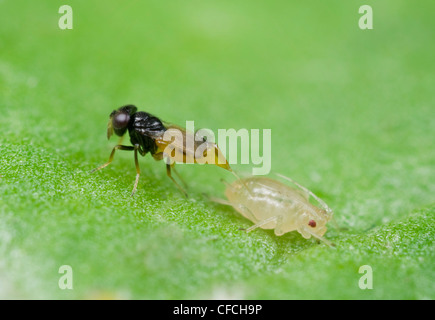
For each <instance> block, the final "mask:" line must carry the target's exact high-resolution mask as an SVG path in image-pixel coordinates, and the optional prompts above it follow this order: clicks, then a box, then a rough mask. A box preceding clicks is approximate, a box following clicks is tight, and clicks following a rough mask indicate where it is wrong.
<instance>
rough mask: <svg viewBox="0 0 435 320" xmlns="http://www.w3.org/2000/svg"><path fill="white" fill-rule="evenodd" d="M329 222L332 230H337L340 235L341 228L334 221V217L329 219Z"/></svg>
mask: <svg viewBox="0 0 435 320" xmlns="http://www.w3.org/2000/svg"><path fill="white" fill-rule="evenodd" d="M331 221H332V224H333V225H334V229H335V230H337V231H338V232H339V233H340V229H341V228H340V226H339V225H338V223H337V220H335V218H334V216H332V217H331Z"/></svg>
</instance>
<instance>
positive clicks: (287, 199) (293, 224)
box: [215, 175, 332, 245]
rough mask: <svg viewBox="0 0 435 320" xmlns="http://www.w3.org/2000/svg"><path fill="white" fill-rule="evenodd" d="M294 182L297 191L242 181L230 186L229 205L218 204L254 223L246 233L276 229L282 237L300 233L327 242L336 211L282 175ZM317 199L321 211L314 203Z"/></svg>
mask: <svg viewBox="0 0 435 320" xmlns="http://www.w3.org/2000/svg"><path fill="white" fill-rule="evenodd" d="M279 176H280V177H281V178H283V179H286V180H288V181H290V182H292V183H293V184H294V185H295V187H296V188H292V187H291V186H289V185H287V184H284V183H281V182H280V181H277V180H274V179H270V178H267V177H260V176H254V177H249V178H244V179H238V180H236V181H234V182H233V183H232V184H228V185H227V188H226V190H225V196H226V197H227V199H228V201H225V200H218V199H215V201H217V202H220V203H223V204H227V205H231V206H232V207H234V209H236V210H237V211H238V212H239V213H240V214H242V215H243V216H244V217H246V218H247V219H249V220H251V221H252V222H253V223H254V225H253V226H252V227H250V228H248V229H247V230H246V231H248V232H249V231H252V230H254V229H256V228H262V229H274V232H275V234H276V235H278V236H280V235H283V234H284V233H287V232H291V231H298V232H299V233H300V234H301V235H302V236H303V237H304V238H306V239H309V238H311V236H313V237H315V238H318V239H320V240H322V241H324V242H326V243H327V244H328V245H332V243H331V242H329V241H328V240H327V239H325V238H323V235H324V234H325V232H326V230H327V228H326V224H327V223H328V221H329V220H330V219H331V218H332V210H331V209H330V208H329V207H328V206H327V205H326V204H325V203H324V202H323V201H322V200H321V199H320V198H318V197H317V196H316V195H314V194H313V193H312V192H311V191H310V190H308V189H306V188H305V187H303V186H301V185H299V184H297V183H296V182H295V181H293V180H291V179H290V178H287V177H284V176H281V175H279ZM310 197H312V198H313V199H315V200H316V201H317V202H318V204H319V206H320V207H317V206H315V205H314V204H312V203H311V202H310Z"/></svg>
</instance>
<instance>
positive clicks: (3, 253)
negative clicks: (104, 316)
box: [0, 0, 435, 299]
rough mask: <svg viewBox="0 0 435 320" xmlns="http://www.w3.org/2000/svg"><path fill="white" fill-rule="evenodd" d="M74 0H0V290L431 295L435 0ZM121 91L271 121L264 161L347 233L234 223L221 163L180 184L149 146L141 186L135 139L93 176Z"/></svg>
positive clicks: (161, 105) (200, 116)
mask: <svg viewBox="0 0 435 320" xmlns="http://www.w3.org/2000/svg"><path fill="white" fill-rule="evenodd" d="M68 4H69V5H70V6H71V7H72V9H73V17H74V20H73V29H72V30H61V29H59V27H58V20H59V18H60V17H61V14H59V13H58V9H59V6H60V5H61V4H59V2H57V1H54V0H47V1H44V2H43V3H38V4H36V3H29V2H24V1H7V0H5V1H0V11H1V12H2V19H1V20H0V127H1V130H2V132H1V135H0V297H1V298H9V299H10V298H12V299H14V298H30V299H39V298H50V299H86V298H91V299H92V298H95V299H103V298H115V299H116V298H119V299H142V298H145V299H195V298H200V299H218V298H227V299H228V298H240V299H434V298H435V286H434V284H435V281H434V280H435V270H434V265H435V254H434V236H435V230H434V229H435V221H434V220H435V215H434V214H435V206H434V197H433V195H434V194H435V184H434V181H435V160H434V159H435V148H434V137H435V123H434V117H433V114H434V107H433V106H434V105H435V97H434V95H433V88H434V87H435V76H434V75H435V66H434V64H433V52H434V50H435V45H434V42H433V39H434V36H435V35H434V30H435V28H434V27H435V26H434V22H433V17H432V15H433V14H432V13H433V12H434V10H435V6H434V5H433V4H432V3H429V2H425V3H424V5H423V4H422V5H418V6H417V5H414V4H412V3H409V2H406V1H391V0H387V1H383V2H382V3H379V2H373V1H369V3H365V4H369V5H371V6H372V8H373V12H374V29H373V30H360V29H359V28H358V19H359V17H360V15H359V14H358V8H359V5H358V4H356V3H344V2H343V1H338V0H337V1H336V0H334V1H328V2H327V3H326V2H325V3H319V2H317V3H315V4H314V2H313V3H306V2H301V3H290V2H289V1H273V2H272V3H270V2H268V3H267V4H266V2H261V1H249V2H245V3H242V2H234V1H227V0H225V1H207V2H204V1H187V2H186V1H173V2H171V3H170V4H168V3H163V2H162V3H160V2H151V1H146V2H142V1H130V2H128V4H124V3H119V4H108V3H107V1H93V2H92V5H91V4H89V3H85V2H83V1H74V0H71V1H69V3H68ZM129 103H133V104H135V105H137V106H138V108H139V110H144V111H147V112H150V113H152V114H155V115H156V116H158V117H160V118H161V119H162V120H165V121H168V122H172V123H176V124H179V125H181V126H184V125H185V121H186V120H194V121H195V128H196V129H199V128H204V127H206V128H210V129H212V130H213V131H214V132H215V133H216V134H217V132H218V129H219V128H224V129H228V128H234V129H236V130H238V129H241V128H246V129H248V130H250V129H260V130H261V129H271V130H272V149H271V152H272V154H271V160H272V170H273V171H274V172H279V173H281V174H284V175H286V176H289V177H291V178H293V179H295V180H296V181H298V182H300V183H301V184H302V185H304V186H306V187H308V188H310V189H311V190H312V191H313V192H314V193H316V194H317V195H319V196H320V197H321V198H322V199H324V200H325V202H326V203H328V205H329V206H330V207H331V208H333V209H334V212H335V220H336V222H337V224H338V226H339V230H337V229H335V228H334V227H333V224H331V226H330V228H329V230H328V232H327V233H326V235H325V236H326V238H328V239H329V240H331V241H332V242H334V243H335V245H336V246H335V247H328V246H326V245H325V244H323V243H317V242H316V241H314V240H306V239H304V238H302V237H301V236H300V235H299V234H298V233H296V232H292V233H288V234H285V235H283V236H281V237H277V236H275V235H274V233H273V231H271V230H255V231H254V232H251V233H246V232H244V231H242V230H240V229H241V228H247V227H249V226H250V225H252V223H251V222H250V221H248V220H246V219H244V218H242V217H241V216H239V215H238V214H237V213H236V212H235V210H233V209H232V208H230V207H227V206H224V205H219V204H216V203H214V202H212V201H211V200H210V199H209V197H210V196H214V197H220V198H223V197H224V195H223V191H224V188H225V185H224V184H223V183H222V182H221V179H224V180H226V181H232V180H233V179H234V177H233V176H232V175H231V174H230V173H229V172H227V171H225V170H222V169H220V168H218V167H216V166H201V165H179V166H177V168H178V169H179V170H178V171H179V173H180V174H181V175H182V176H183V178H184V180H186V181H187V182H188V185H189V189H188V192H189V198H188V199H185V198H184V197H183V195H182V194H180V192H179V190H178V189H177V188H176V186H174V184H173V183H172V182H171V181H170V180H169V179H168V178H167V177H166V172H165V167H164V164H163V163H162V162H156V161H154V160H152V159H151V157H150V156H149V155H148V156H146V157H145V158H142V157H141V159H140V167H141V172H142V173H141V177H140V182H139V187H138V192H137V194H136V195H135V196H134V197H130V193H131V190H132V188H133V184H134V179H135V174H136V171H135V167H134V161H133V154H132V153H131V152H122V151H118V152H117V153H116V156H115V160H114V161H113V163H112V164H111V165H110V166H108V167H107V168H105V169H104V170H102V171H99V172H96V173H94V174H90V173H89V171H90V170H91V169H93V168H96V167H97V166H99V165H101V164H103V163H104V162H105V161H107V159H108V157H109V154H110V151H111V149H112V148H113V146H114V145H115V144H116V141H115V140H116V139H112V140H111V141H107V140H106V135H105V134H106V125H107V121H108V116H109V114H110V112H111V111H112V110H113V109H115V108H118V107H119V106H121V105H124V104H129ZM127 140H128V139H125V141H124V142H127ZM254 166H255V165H254V164H251V165H242V164H235V165H233V168H234V169H235V170H236V171H237V172H248V173H249V172H250V170H251V169H252V167H254ZM64 265H68V266H71V269H72V272H73V278H72V279H73V280H72V281H73V289H64V290H62V289H61V288H60V287H59V280H60V278H61V277H62V275H63V273H59V268H60V267H61V266H64ZM361 266H370V267H371V270H372V278H373V289H361V288H360V286H359V284H360V281H361V277H364V276H365V274H364V273H360V272H359V270H360V267H361Z"/></svg>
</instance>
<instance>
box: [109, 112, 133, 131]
mask: <svg viewBox="0 0 435 320" xmlns="http://www.w3.org/2000/svg"><path fill="white" fill-rule="evenodd" d="M129 120H130V115H129V114H128V113H124V112H120V113H118V114H116V115H115V116H114V118H113V120H112V124H113V128H114V129H123V128H125V127H127V125H128V121H129Z"/></svg>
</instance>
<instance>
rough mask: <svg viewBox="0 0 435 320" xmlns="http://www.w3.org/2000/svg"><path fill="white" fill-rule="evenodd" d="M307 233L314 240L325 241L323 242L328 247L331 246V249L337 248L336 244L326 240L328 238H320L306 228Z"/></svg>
mask: <svg viewBox="0 0 435 320" xmlns="http://www.w3.org/2000/svg"><path fill="white" fill-rule="evenodd" d="M305 231H307V232H308V233H309V234H311V235H312V236H313V237H314V238H316V239H319V240H320V241H323V242H324V243H326V244H327V245H328V246H330V247H335V244H334V243H333V242H331V241H329V240H328V239H326V238H323V237H322V236H319V235H317V234H315V233H314V232H311V230H310V229H308V228H305Z"/></svg>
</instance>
